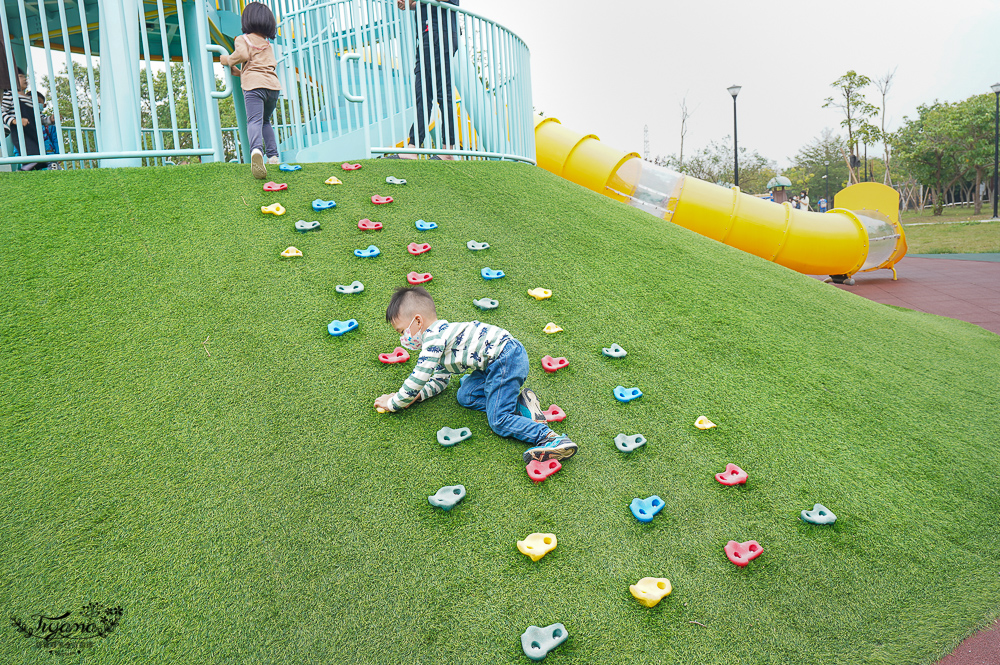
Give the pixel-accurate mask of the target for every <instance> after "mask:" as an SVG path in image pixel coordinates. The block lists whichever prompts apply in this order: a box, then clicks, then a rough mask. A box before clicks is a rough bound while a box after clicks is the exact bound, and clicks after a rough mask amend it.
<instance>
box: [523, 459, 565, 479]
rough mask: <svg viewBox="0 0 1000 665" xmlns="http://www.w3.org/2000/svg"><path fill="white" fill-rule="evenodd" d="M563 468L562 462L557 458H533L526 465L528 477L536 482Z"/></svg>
mask: <svg viewBox="0 0 1000 665" xmlns="http://www.w3.org/2000/svg"><path fill="white" fill-rule="evenodd" d="M561 468H562V464H560V463H559V460H557V459H550V460H545V461H544V462H543V461H542V460H537V459H533V460H531V461H530V462H528V466H527V467H525V471H527V472H528V477H529V478H531V479H532V480H533V481H535V482H536V483H540V482H542V481H543V480H545V479H546V478H548V477H549V476H551V475H552V474H553V473H555V472H556V471H558V470H559V469H561Z"/></svg>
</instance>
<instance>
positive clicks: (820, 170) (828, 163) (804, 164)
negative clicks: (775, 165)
mask: <svg viewBox="0 0 1000 665" xmlns="http://www.w3.org/2000/svg"><path fill="white" fill-rule="evenodd" d="M845 148H846V143H845V142H844V139H843V138H842V137H841V136H840V135H839V134H835V133H834V132H833V130H831V129H824V130H823V131H822V133H821V134H820V135H819V136H817V137H816V138H814V139H813V140H812V141H810V142H809V143H807V144H806V145H804V146H803V147H801V148H799V151H798V152H797V153H796V154H795V157H793V158H792V159H791V162H792V165H791V167H790V168H788V169H786V170H785V171H784V172H782V175H783V176H785V177H786V178H788V179H789V180H791V181H792V186H793V187H794V188H795V191H802V190H804V191H805V192H807V193H808V194H809V198H810V199H811V200H812V201H813V202H815V201H816V200H818V199H820V198H823V197H826V192H827V186H826V180H825V179H824V177H823V176H825V175H826V173H827V169H829V173H830V178H829V179H830V187H829V191H830V197H831V199H832V198H833V196H834V194H836V193H837V192H839V191H840V190H842V189H843V188H845V187H847V186H848V184H850V173H849V171H848V168H847V164H845V163H844V160H843V159H842V157H841V156H842V155H843V153H844V149H845ZM829 205H830V207H833V201H832V200H831V201H829Z"/></svg>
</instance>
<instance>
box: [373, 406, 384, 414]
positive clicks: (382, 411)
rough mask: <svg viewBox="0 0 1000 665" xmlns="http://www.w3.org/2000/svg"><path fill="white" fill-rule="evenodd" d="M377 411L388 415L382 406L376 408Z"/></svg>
mask: <svg viewBox="0 0 1000 665" xmlns="http://www.w3.org/2000/svg"><path fill="white" fill-rule="evenodd" d="M375 410H376V411H378V412H379V413H387V411H386V410H385V409H383V408H382V407H381V406H376V407H375Z"/></svg>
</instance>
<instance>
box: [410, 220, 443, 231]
mask: <svg viewBox="0 0 1000 665" xmlns="http://www.w3.org/2000/svg"><path fill="white" fill-rule="evenodd" d="M414 224H415V225H416V227H417V230H418V231H430V230H431V229H436V228H437V227H438V225H437V222H425V221H424V220H422V219H418V220H417V221H416V222H414Z"/></svg>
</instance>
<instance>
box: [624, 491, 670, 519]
mask: <svg viewBox="0 0 1000 665" xmlns="http://www.w3.org/2000/svg"><path fill="white" fill-rule="evenodd" d="M629 509H630V510H631V511H632V514H633V515H635V518H636V519H637V520H639V521H640V522H650V521H652V519H653V518H654V517H656V513H658V512H660V511H661V510H663V499H661V498H660V497H658V496H651V497H649V498H648V499H632V503H631V504H630V505H629Z"/></svg>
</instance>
